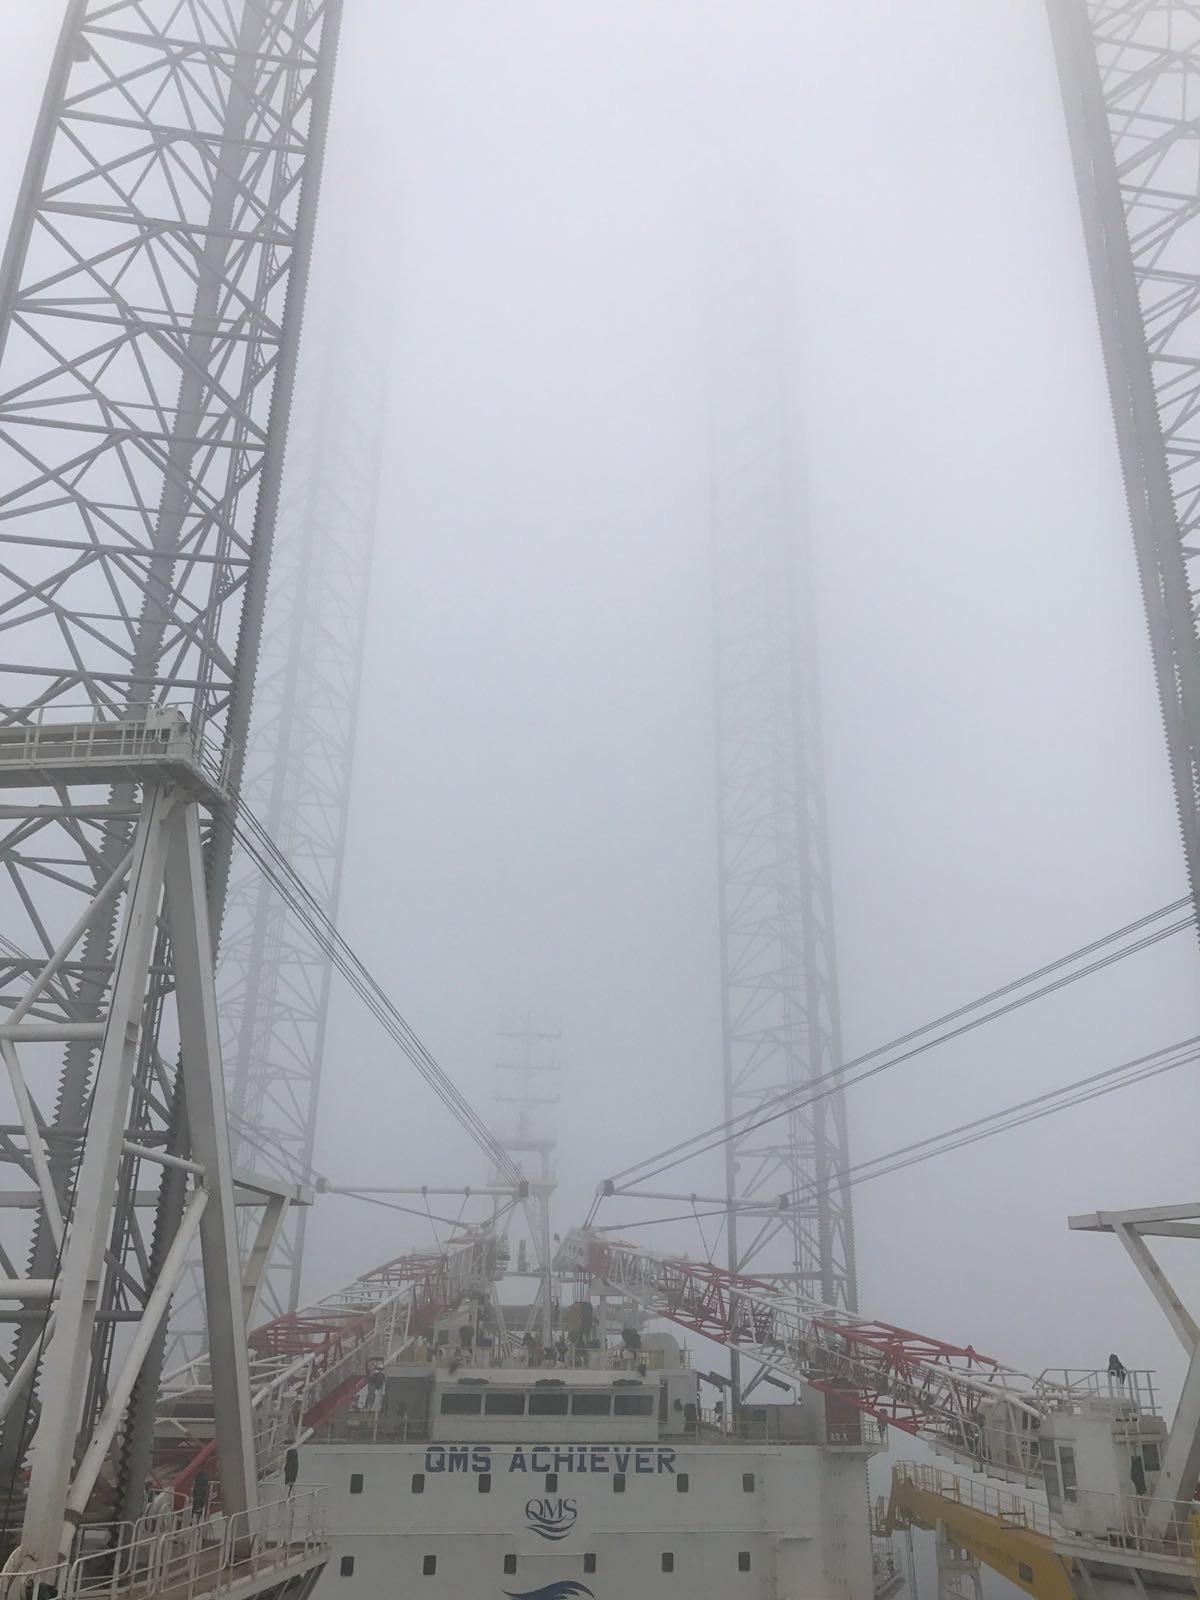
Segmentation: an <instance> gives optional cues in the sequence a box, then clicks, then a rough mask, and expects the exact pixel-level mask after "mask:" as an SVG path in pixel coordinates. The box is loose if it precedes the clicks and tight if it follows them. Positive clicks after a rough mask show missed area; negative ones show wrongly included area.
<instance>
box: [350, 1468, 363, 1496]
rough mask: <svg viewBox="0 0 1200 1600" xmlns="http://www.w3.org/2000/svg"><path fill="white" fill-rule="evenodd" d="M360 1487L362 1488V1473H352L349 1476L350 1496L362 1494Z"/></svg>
mask: <svg viewBox="0 0 1200 1600" xmlns="http://www.w3.org/2000/svg"><path fill="white" fill-rule="evenodd" d="M362 1486H363V1475H362V1473H361V1472H352V1473H351V1474H350V1493H351V1494H361V1493H362Z"/></svg>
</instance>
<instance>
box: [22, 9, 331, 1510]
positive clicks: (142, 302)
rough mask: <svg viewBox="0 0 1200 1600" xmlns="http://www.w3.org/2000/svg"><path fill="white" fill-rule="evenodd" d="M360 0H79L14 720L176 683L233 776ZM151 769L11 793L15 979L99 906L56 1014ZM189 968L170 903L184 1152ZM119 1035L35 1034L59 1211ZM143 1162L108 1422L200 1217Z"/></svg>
mask: <svg viewBox="0 0 1200 1600" xmlns="http://www.w3.org/2000/svg"><path fill="white" fill-rule="evenodd" d="M339 16H340V0H219V3H214V0H136V3H135V0H72V3H71V4H70V6H69V8H68V12H67V16H66V20H65V23H64V27H63V32H62V35H61V38H60V42H59V45H58V48H57V51H56V54H55V58H54V62H53V66H52V71H51V77H50V82H49V85H48V89H47V94H46V98H45V101H44V104H43V108H42V112H41V115H40V118H39V122H38V125H37V129H36V132H35V137H34V143H33V148H32V151H31V155H30V160H29V164H28V168H27V172H26V177H25V181H24V185H23V188H22V192H21V196H20V200H19V204H18V210H17V214H16V217H15V220H14V224H13V228H12V232H11V235H10V238H9V242H8V247H7V250H6V253H5V257H4V263H3V268H2V270H0V576H2V586H3V591H4V598H3V600H2V601H0V641H2V642H0V702H2V704H3V706H4V708H5V709H4V712H3V724H4V725H5V726H9V727H12V726H21V725H33V724H43V725H46V726H53V725H55V724H57V723H59V722H61V721H69V722H73V723H78V722H79V721H80V719H83V718H88V717H92V718H103V719H108V718H115V719H118V720H123V721H124V722H126V723H127V722H128V721H130V720H131V719H132V720H134V721H136V720H137V719H139V718H142V717H144V716H145V714H146V709H147V707H148V706H151V705H161V704H173V705H182V706H184V707H186V708H188V711H189V716H190V719H191V723H192V726H193V728H195V729H196V730H197V732H198V733H202V734H203V735H204V736H205V737H206V739H207V740H208V742H209V744H210V745H211V746H213V747H215V748H216V749H217V751H218V752H219V753H220V759H221V762H222V770H223V772H224V774H225V777H226V779H227V781H228V784H229V785H230V787H231V788H232V789H233V790H235V791H236V788H237V785H238V782H239V779H240V774H241V768H242V762H243V757H244V745H245V738H246V728H247V723H248V711H249V705H250V698H251V694H252V690H253V685H254V677H255V653H256V649H257V644H258V636H259V631H260V625H261V609H262V597H263V592H264V588H265V583H266V575H267V566H268V563H269V559H270V537H271V531H272V527H273V523H274V517H275V511H276V504H277V499H278V486H279V473H280V464H281V453H282V440H283V431H284V427H285V425H286V416H287V410H288V406H289V404H290V399H291V391H292V385H293V380H294V372H295V359H296V346H297V340H298V335H299V324H300V313H301V309H302V302H303V293H304V285H305V278H306V273H307V265H308V256H309V250H310V241H311V235H312V226H313V218H314V213H315V206H316V198H317V177H318V173H319V166H320V156H321V151H322V148H323V143H324V134H325V126H326V121H327V115H328V104H329V95H330V90H331V78H332V70H333V59H334V51H335V46H336V35H337V24H338V19H339ZM137 793H138V786H137V783H136V782H135V781H132V780H130V779H127V778H122V779H120V780H119V781H116V782H114V783H113V784H112V785H111V787H108V786H105V787H101V786H94V787H91V788H88V787H86V786H85V787H82V788H80V787H79V786H76V787H74V788H71V789H67V788H66V787H60V788H59V789H58V790H57V792H55V793H52V794H51V796H50V797H49V798H47V797H46V796H45V795H44V794H42V795H38V794H34V793H33V791H31V794H30V798H29V799H28V801H27V800H26V799H25V797H23V796H21V795H20V794H19V793H18V794H16V795H15V796H14V797H13V803H12V804H11V805H6V806H5V809H4V814H3V815H4V819H5V828H4V832H3V835H2V836H0V897H2V903H0V923H2V926H3V928H4V943H3V948H2V951H0V994H2V995H3V997H4V998H5V999H6V1000H8V1001H9V1002H10V1003H12V1002H14V1001H15V1000H17V999H18V998H19V996H20V994H21V992H22V989H23V987H24V984H25V983H26V982H27V981H28V980H29V978H30V975H31V974H33V973H35V972H37V971H38V970H39V969H40V968H41V967H42V966H43V964H44V963H45V962H46V960H47V958H48V957H49V955H50V954H51V953H52V952H53V951H54V950H55V949H56V948H57V947H58V946H59V945H60V943H61V941H62V936H63V933H64V931H65V930H67V929H69V928H70V927H71V926H72V924H73V923H74V922H75V921H76V919H77V918H78V916H79V915H80V913H81V911H83V910H84V909H85V908H88V907H90V908H91V909H90V911H88V914H87V921H86V926H85V928H84V929H83V933H82V937H81V939H80V941H79V942H78V944H77V945H72V947H71V951H70V955H69V957H68V958H67V959H64V960H63V961H62V962H61V963H60V964H58V965H57V967H56V969H55V971H54V974H53V981H52V983H50V984H49V985H48V986H47V987H46V989H45V990H44V992H43V993H42V994H41V996H40V997H39V1014H41V1015H45V1016H46V1017H47V1019H48V1020H51V1021H53V1023H54V1024H55V1025H56V1026H60V1027H61V1025H63V1024H75V1023H77V1024H80V1025H86V1024H90V1023H91V1022H92V1021H93V1020H94V1019H96V1018H97V1017H98V1016H100V1015H101V1014H102V1010H103V1008H104V1006H105V1004H106V997H107V994H108V991H109V988H110V986H111V979H112V972H111V966H112V954H113V943H114V935H115V930H116V926H117V916H118V904H117V900H116V898H114V897H108V898H103V897H102V898H101V899H100V900H99V901H96V899H95V897H96V893H97V890H98V888H100V887H101V886H102V885H103V884H104V883H105V882H106V880H108V879H109V878H110V877H111V875H112V874H113V872H114V870H115V868H116V866H117V865H118V864H119V862H120V861H121V860H122V859H123V858H124V856H125V854H126V853H127V851H128V849H129V846H130V842H131V838H132V829H133V824H134V820H135V816H136V813H137ZM214 814H215V816H216V818H217V824H216V826H215V827H214V828H213V829H212V830H211V832H210V834H209V837H208V840H207V845H206V875H207V881H208V899H209V921H210V925H211V927H212V931H213V937H214V938H215V937H216V934H217V932H218V929H219V924H220V915H221V908H222V905H223V901H224V889H225V881H226V876H227V871H228V846H229V832H228V829H227V827H225V826H222V825H221V821H220V818H221V816H222V808H221V806H220V805H218V806H217V809H216V812H215V813H214ZM173 985H174V968H173V955H172V949H171V945H170V941H169V939H168V938H167V935H166V932H165V930H163V929H160V931H159V933H158V935H157V936H156V943H155V948H154V953H153V958H152V962H151V982H150V987H149V991H148V994H147V998H146V1006H145V1015H144V1019H143V1021H144V1026H143V1027H142V1029H141V1031H140V1036H139V1037H140V1043H139V1052H138V1060H137V1064H136V1069H135V1072H134V1078H133V1089H132V1099H131V1105H130V1124H129V1130H128V1131H129V1133H130V1135H131V1141H130V1142H131V1143H133V1144H137V1145H143V1146H154V1147H158V1148H162V1147H163V1146H164V1145H165V1146H168V1147H169V1148H171V1149H174V1150H175V1151H176V1152H177V1153H179V1154H181V1155H185V1154H186V1151H187V1148H188V1130H187V1128H186V1126H185V1121H184V1118H183V1116H182V1113H181V1106H182V1102H181V1098H180V1097H179V1096H177V1094H176V1057H177V1047H178V1033H177V1031H174V1026H173V1024H172V1022H171V1021H170V1016H169V1013H170V1009H171V1007H170V1005H169V1000H170V996H171V993H172V990H173ZM95 1049H96V1047H95V1043H94V1041H93V1040H92V1039H90V1038H88V1037H83V1036H81V1037H78V1038H75V1039H73V1040H71V1041H70V1042H68V1043H66V1044H65V1045H63V1044H57V1043H54V1044H50V1043H44V1044H41V1045H38V1044H32V1045H31V1046H30V1048H29V1055H28V1059H27V1060H26V1062H25V1074H26V1078H27V1080H28V1082H29V1084H30V1085H31V1092H32V1096H33V1101H34V1115H35V1117H36V1120H37V1122H38V1123H39V1124H41V1125H43V1126H44V1127H45V1129H46V1142H47V1146H48V1151H49V1166H50V1181H51V1183H52V1186H53V1188H54V1190H55V1192H56V1194H57V1196H58V1198H59V1204H60V1206H61V1207H63V1208H67V1207H69V1203H70V1197H71V1194H72V1191H73V1186H74V1183H75V1175H76V1171H77V1164H78V1155H79V1150H80V1146H81V1134H82V1130H83V1127H84V1123H85V1120H86V1116H87V1113H88V1107H89V1103H90V1096H91V1092H92V1083H93V1067H94V1057H95ZM19 1121H20V1119H19V1118H18V1119H17V1122H16V1123H14V1124H13V1126H16V1125H18V1124H19ZM0 1158H3V1159H4V1160H5V1161H7V1163H8V1164H9V1170H10V1172H11V1173H12V1174H13V1176H14V1181H16V1182H18V1183H21V1182H24V1183H25V1185H26V1187H27V1189H28V1188H34V1189H36V1182H35V1179H36V1173H35V1171H34V1163H33V1158H32V1156H31V1153H30V1151H29V1150H28V1149H27V1148H26V1146H25V1143H24V1141H23V1140H22V1139H21V1138H20V1137H19V1136H18V1135H14V1134H13V1132H12V1131H11V1128H10V1129H8V1130H7V1131H5V1132H4V1133H3V1134H0ZM151 1170H153V1169H151ZM141 1173H142V1163H141V1161H140V1160H139V1158H138V1156H137V1155H136V1154H135V1153H131V1152H130V1151H126V1152H125V1153H124V1154H123V1156H122V1158H121V1163H120V1170H119V1173H118V1179H117V1183H116V1186H115V1195H116V1203H115V1206H114V1208H113V1213H112V1219H111V1228H110V1233H109V1238H108V1243H107V1249H106V1252H105V1255H104V1271H103V1278H102V1283H101V1289H100V1300H99V1306H98V1312H97V1317H96V1323H95V1328H96V1331H95V1336H94V1339H93V1341H92V1344H91V1357H90V1368H89V1374H88V1379H87V1394H86V1402H85V1407H84V1414H83V1424H84V1428H85V1429H86V1428H87V1427H88V1426H89V1424H90V1423H91V1422H92V1421H94V1419H95V1418H96V1416H97V1415H98V1414H99V1412H100V1410H101V1408H102V1406H103V1405H104V1403H105V1399H106V1394H107V1390H108V1386H109V1372H110V1368H111V1366H112V1360H113V1343H114V1339H115V1338H116V1337H117V1331H118V1329H120V1328H121V1327H122V1325H124V1324H135V1323H136V1322H137V1321H138V1320H139V1318H140V1317H141V1316H142V1314H143V1310H144V1308H145V1306H146V1304H147V1302H148V1300H149V1298H150V1296H151V1293H152V1291H153V1288H154V1285H155V1283H156V1282H157V1280H158V1278H159V1275H160V1273H161V1271H162V1267H163V1263H164V1260H165V1259H166V1257H167V1255H168V1254H169V1252H170V1250H171V1249H172V1247H173V1244H174V1241H175V1238H176V1234H177V1231H178V1228H179V1224H180V1219H181V1217H182V1215H183V1208H184V1203H185V1198H186V1172H184V1171H181V1170H179V1169H174V1170H172V1169H170V1168H168V1169H166V1171H165V1175H164V1176H163V1177H162V1181H161V1188H160V1203H159V1206H158V1208H157V1210H151V1211H149V1212H148V1213H147V1215H148V1216H150V1217H152V1218H153V1219H154V1226H153V1231H144V1230H143V1228H142V1227H141V1226H140V1225H139V1220H138V1214H137V1211H136V1205H135V1201H136V1197H137V1194H138V1189H139V1176H140V1175H141ZM151 1181H152V1182H157V1179H152V1180H151ZM18 1198H19V1199H20V1198H21V1197H20V1196H18ZM35 1198H36V1199H37V1201H38V1203H37V1204H36V1205H35V1206H34V1208H33V1209H32V1210H17V1211H10V1212H8V1213H7V1215H6V1220H5V1223H4V1238H3V1246H4V1249H5V1252H6V1256H5V1270H6V1271H10V1272H11V1273H12V1275H13V1276H22V1275H23V1274H21V1273H19V1272H15V1271H13V1270H12V1267H11V1260H12V1257H19V1256H20V1255H21V1254H22V1253H24V1254H27V1257H28V1261H29V1270H28V1276H29V1277H30V1278H33V1279H40V1278H49V1277H51V1276H52V1275H53V1273H54V1270H55V1264H56V1260H57V1253H58V1247H57V1243H56V1240H55V1236H54V1229H53V1227H52V1226H51V1225H50V1223H49V1220H48V1216H47V1212H46V1208H45V1206H44V1204H43V1203H42V1202H41V1196H40V1191H38V1192H37V1194H36V1196H35ZM22 1216H23V1217H25V1218H26V1219H29V1220H30V1222H31V1227H30V1229H29V1233H28V1237H25V1238H23V1237H22V1236H21V1230H20V1226H19V1220H20V1218H21V1217H22ZM42 1310H44V1308H42ZM5 1315H6V1316H8V1317H10V1318H11V1319H12V1320H14V1321H15V1322H16V1326H17V1335H16V1344H15V1350H14V1365H19V1364H20V1362H21V1361H23V1360H24V1359H25V1358H26V1357H27V1356H28V1354H29V1351H30V1350H31V1349H32V1348H33V1347H34V1341H35V1339H36V1336H37V1330H38V1327H39V1325H40V1322H39V1318H40V1313H39V1311H38V1308H37V1307H30V1306H18V1307H16V1308H14V1309H12V1310H11V1311H6V1312H5ZM160 1365H161V1346H160V1348H159V1351H158V1355H157V1358H156V1357H155V1356H154V1355H153V1354H152V1355H151V1356H150V1357H149V1358H148V1359H147V1361H146V1362H145V1363H144V1364H143V1365H142V1368H141V1372H142V1376H141V1378H140V1379H139V1382H138V1384H137V1386H136V1387H135V1389H134V1392H133V1395H132V1398H131V1404H130V1409H129V1413H128V1417H127V1419H126V1424H125V1426H124V1428H123V1429H122V1430H120V1437H121V1439H122V1450H123V1457H122V1468H121V1470H120V1472H119V1473H118V1481H117V1482H116V1483H115V1484H114V1485H112V1486H111V1488H112V1493H113V1502H114V1504H115V1505H116V1506H118V1507H119V1508H122V1509H119V1510H118V1512H117V1514H118V1515H124V1514H125V1511H126V1509H129V1510H132V1509H133V1504H132V1502H133V1501H138V1502H140V1497H141V1495H142V1492H143V1488H144V1463H145V1460H146V1458H147V1452H148V1449H149V1439H150V1430H151V1427H152V1422H153V1404H154V1399H155V1395H156V1391H157V1372H158V1367H159V1366H160ZM37 1410H38V1401H37V1391H36V1389H33V1390H31V1391H30V1401H29V1404H28V1407H27V1409H26V1411H25V1413H24V1414H23V1415H22V1414H18V1413H14V1414H13V1415H10V1416H9V1417H8V1418H7V1419H6V1421H5V1423H4V1425H3V1434H2V1436H0V1487H3V1486H5V1485H8V1486H11V1485H12V1484H13V1483H14V1481H15V1479H16V1474H17V1471H18V1468H19V1464H20V1460H21V1458H22V1455H23V1453H24V1451H25V1449H26V1446H27V1443H28V1439H29V1436H30V1434H31V1433H32V1432H33V1431H35V1429H36V1424H37ZM127 1497H128V1498H127ZM10 1500H11V1496H10ZM133 1514H136V1510H134V1511H133ZM6 1520H7V1519H6Z"/></svg>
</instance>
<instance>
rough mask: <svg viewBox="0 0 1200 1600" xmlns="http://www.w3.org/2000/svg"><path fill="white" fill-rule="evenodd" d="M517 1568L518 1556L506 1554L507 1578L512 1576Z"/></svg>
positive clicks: (505, 1567) (505, 1573)
mask: <svg viewBox="0 0 1200 1600" xmlns="http://www.w3.org/2000/svg"><path fill="white" fill-rule="evenodd" d="M516 1570H517V1558H516V1556H505V1558H504V1576H505V1577H506V1578H511V1577H512V1575H513V1573H514V1572H515V1571H516Z"/></svg>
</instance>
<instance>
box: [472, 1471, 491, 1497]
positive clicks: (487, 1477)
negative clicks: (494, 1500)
mask: <svg viewBox="0 0 1200 1600" xmlns="http://www.w3.org/2000/svg"><path fill="white" fill-rule="evenodd" d="M475 1482H476V1483H477V1484H478V1485H479V1492H480V1494H491V1492H492V1475H491V1473H490V1472H481V1473H480V1474H479V1476H478V1477H477V1478H476V1480H475Z"/></svg>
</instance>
